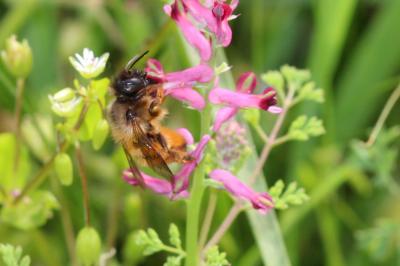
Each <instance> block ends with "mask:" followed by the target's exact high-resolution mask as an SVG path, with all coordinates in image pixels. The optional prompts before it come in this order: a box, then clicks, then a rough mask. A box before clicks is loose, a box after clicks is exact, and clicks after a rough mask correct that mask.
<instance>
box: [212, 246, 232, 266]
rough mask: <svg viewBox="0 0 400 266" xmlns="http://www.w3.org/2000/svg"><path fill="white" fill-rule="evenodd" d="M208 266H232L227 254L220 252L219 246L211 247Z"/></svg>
mask: <svg viewBox="0 0 400 266" xmlns="http://www.w3.org/2000/svg"><path fill="white" fill-rule="evenodd" d="M206 265H207V266H229V265H231V264H230V263H229V262H228V261H227V259H226V253H225V252H220V251H219V250H218V247H217V246H213V247H210V248H209V249H208V250H207V254H206Z"/></svg>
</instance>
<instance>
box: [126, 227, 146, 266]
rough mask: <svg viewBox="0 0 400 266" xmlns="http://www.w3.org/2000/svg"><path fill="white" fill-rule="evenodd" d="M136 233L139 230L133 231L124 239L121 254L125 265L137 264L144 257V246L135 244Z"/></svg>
mask: <svg viewBox="0 0 400 266" xmlns="http://www.w3.org/2000/svg"><path fill="white" fill-rule="evenodd" d="M138 234H139V231H133V232H131V233H129V235H128V237H127V238H126V240H125V244H124V247H123V251H122V254H123V258H124V262H126V263H127V265H137V264H139V262H140V261H142V260H143V258H144V255H143V251H144V246H143V245H138V244H137V238H138Z"/></svg>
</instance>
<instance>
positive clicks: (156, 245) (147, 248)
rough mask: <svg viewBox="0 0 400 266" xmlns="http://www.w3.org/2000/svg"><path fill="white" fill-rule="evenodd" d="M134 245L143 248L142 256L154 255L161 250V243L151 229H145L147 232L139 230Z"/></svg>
mask: <svg viewBox="0 0 400 266" xmlns="http://www.w3.org/2000/svg"><path fill="white" fill-rule="evenodd" d="M136 243H137V244H138V245H140V246H143V247H144V250H143V254H144V255H145V256H148V255H151V254H154V253H156V252H159V251H161V250H162V249H163V243H162V241H161V240H160V238H159V236H158V234H157V232H156V231H155V230H154V229H152V228H149V229H147V232H146V231H144V230H140V231H139V233H138V234H137V238H136Z"/></svg>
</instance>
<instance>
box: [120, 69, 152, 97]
mask: <svg viewBox="0 0 400 266" xmlns="http://www.w3.org/2000/svg"><path fill="white" fill-rule="evenodd" d="M147 85H149V80H148V79H147V78H146V73H144V72H141V71H137V70H134V71H128V72H126V71H123V72H122V73H121V74H120V75H119V77H118V78H117V79H116V80H115V81H114V86H113V87H114V89H115V92H116V94H117V95H122V96H126V97H134V98H135V97H138V96H140V95H141V94H142V92H143V91H144V88H145V87H146V86H147Z"/></svg>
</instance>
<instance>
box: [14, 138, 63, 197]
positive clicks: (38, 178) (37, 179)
mask: <svg viewBox="0 0 400 266" xmlns="http://www.w3.org/2000/svg"><path fill="white" fill-rule="evenodd" d="M67 147H68V143H67V142H64V143H63V144H62V145H61V148H60V152H64V151H65V150H66V149H67ZM56 156H57V154H53V156H52V157H51V158H50V159H49V160H48V161H47V162H46V163H45V164H44V165H43V167H42V168H41V169H40V170H39V172H38V173H37V174H36V175H35V176H34V177H33V178H32V179H30V180H29V182H28V183H27V184H26V185H25V187H24V188H23V189H22V191H21V193H20V194H18V196H17V197H16V198H15V199H14V202H13V203H14V204H18V203H19V202H20V201H21V199H22V198H23V197H24V196H25V195H27V194H28V193H29V191H31V190H32V189H34V188H36V187H37V186H39V185H40V184H41V183H42V182H43V181H44V179H45V178H46V177H47V173H48V172H49V171H50V169H51V167H52V166H53V163H54V160H55V158H56Z"/></svg>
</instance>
